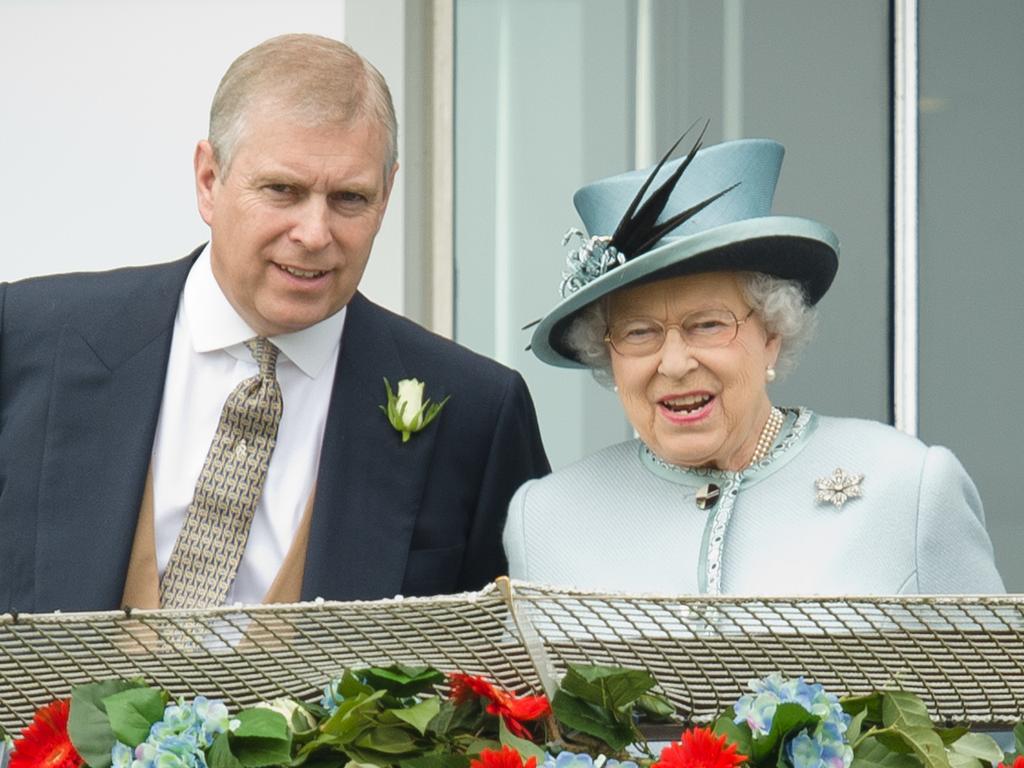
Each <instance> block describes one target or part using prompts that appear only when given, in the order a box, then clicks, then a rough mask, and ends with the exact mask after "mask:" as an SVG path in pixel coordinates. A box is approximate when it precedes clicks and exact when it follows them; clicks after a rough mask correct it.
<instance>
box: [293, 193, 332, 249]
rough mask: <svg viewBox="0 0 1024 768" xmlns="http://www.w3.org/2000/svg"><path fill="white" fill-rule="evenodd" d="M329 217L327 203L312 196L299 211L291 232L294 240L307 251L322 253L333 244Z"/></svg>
mask: <svg viewBox="0 0 1024 768" xmlns="http://www.w3.org/2000/svg"><path fill="white" fill-rule="evenodd" d="M329 215H330V210H329V208H328V206H327V201H326V200H324V199H322V198H318V197H316V196H315V195H313V196H310V197H309V198H308V199H307V200H306V201H304V203H303V204H302V206H300V207H299V209H298V211H297V217H298V218H297V220H296V222H295V225H294V226H293V227H292V231H291V238H292V240H294V241H296V242H298V243H301V244H302V245H303V246H304V247H305V249H306V250H307V251H312V252H314V253H315V252H319V251H322V250H323V249H324V248H326V247H327V246H328V245H329V244H330V242H331V228H330V222H329V220H328V217H329Z"/></svg>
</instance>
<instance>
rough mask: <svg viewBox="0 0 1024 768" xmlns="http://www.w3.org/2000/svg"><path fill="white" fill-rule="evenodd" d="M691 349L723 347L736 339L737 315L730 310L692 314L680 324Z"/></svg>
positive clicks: (704, 310) (712, 310)
mask: <svg viewBox="0 0 1024 768" xmlns="http://www.w3.org/2000/svg"><path fill="white" fill-rule="evenodd" d="M679 325H680V327H681V328H682V331H683V336H684V337H685V338H686V343H687V344H689V345H690V346H691V347H721V346H725V345H726V344H728V343H729V342H730V341H732V340H733V339H735V338H736V328H737V326H738V323H737V321H736V315H734V314H733V313H732V312H730V311H729V310H728V309H702V310H700V311H699V312H691V313H690V314H689V315H687V316H686V317H684V318H683V320H682V322H681V323H680V324H679Z"/></svg>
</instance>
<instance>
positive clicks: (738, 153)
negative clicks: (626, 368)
mask: <svg viewBox="0 0 1024 768" xmlns="http://www.w3.org/2000/svg"><path fill="white" fill-rule="evenodd" d="M676 143H677V144H678V142H676ZM674 149H675V147H673V150H674ZM784 151H785V150H784V149H783V147H782V145H781V144H779V143H778V142H776V141H771V140H769V139H743V140H740V141H730V142H726V143H723V144H717V145H715V146H711V147H707V148H705V149H700V139H698V140H697V143H696V144H695V145H694V148H693V149H691V151H690V153H689V154H688V155H687V156H686V157H682V158H679V159H677V160H674V161H672V162H669V163H666V162H665V161H664V160H662V163H660V164H659V165H658V166H656V167H655V168H653V169H647V170H642V171H631V172H629V173H623V174H620V175H618V176H612V177H610V178H607V179H601V180H600V181H596V182H594V183H593V184H588V185H587V186H585V187H583V188H581V189H580V190H578V191H577V192H576V194H575V195H574V196H573V202H574V203H575V205H576V210H577V211H578V212H579V215H580V218H581V219H582V220H583V224H584V226H585V227H586V230H587V235H586V236H584V234H583V233H582V232H579V231H571V233H570V234H575V235H578V236H579V237H580V238H581V240H583V244H582V245H581V246H580V248H578V249H577V250H575V251H572V252H571V253H570V254H569V258H568V260H567V269H566V272H565V273H563V280H562V296H563V300H562V301H561V302H560V303H559V304H558V305H557V306H556V307H555V308H554V309H552V310H551V311H550V312H549V313H548V314H547V315H546V316H545V317H544V318H543V319H542V320H541V321H540V323H539V324H538V325H537V327H536V329H535V330H534V332H533V337H532V339H531V348H532V349H533V351H534V354H536V355H537V357H539V358H540V359H541V360H542V361H544V362H545V363H549V364H551V365H557V366H562V367H573V368H578V367H583V364H582V363H580V362H579V361H578V360H576V358H575V357H574V353H573V352H572V350H571V349H569V347H568V346H567V345H566V343H565V335H566V333H567V332H568V330H569V327H570V326H571V324H572V321H573V320H574V319H575V318H576V316H577V315H578V313H579V312H580V311H581V310H583V309H584V308H586V307H587V306H588V305H589V304H591V303H592V302H594V301H596V300H597V299H600V298H601V297H603V296H607V295H608V294H609V293H611V292H613V291H615V290H618V289H619V288H624V287H626V286H630V285H634V284H636V283H640V282H651V281H655V280H662V279H665V278H668V277H675V276H677V275H684V274H693V273H697V272H715V271H751V272H764V273H766V274H769V275H775V276H777V277H782V278H785V279H791V280H796V281H798V282H799V283H800V284H801V285H802V286H803V289H804V293H805V295H806V297H807V301H808V302H809V303H810V304H815V303H817V302H818V300H819V299H820V298H821V297H822V296H823V295H824V294H825V292H826V291H827V290H828V288H829V286H830V285H831V284H832V279H833V278H834V277H835V274H836V269H837V268H838V266H839V241H838V240H837V238H836V236H835V235H834V234H833V233H832V230H830V229H829V228H828V227H826V226H824V225H823V224H819V223H818V222H815V221H811V220H810V219H803V218H796V217H792V216H772V215H771V209H772V196H773V195H774V193H775V185H776V182H777V181H778V178H779V171H780V170H781V168H782V156H783V154H784ZM671 152H672V150H670V151H669V154H671ZM666 157H667V156H666ZM691 158H692V159H691ZM684 172H685V173H684ZM680 178H681V179H682V180H681V181H680V180H679V179H680ZM677 181H678V183H676V182H677ZM649 188H653V189H654V191H653V192H651V193H650V194H648V193H647V190H648V189H649ZM666 197H667V199H665V198H666ZM641 201H642V202H641ZM662 205H663V208H662V207H660V206H662ZM567 238H568V236H567Z"/></svg>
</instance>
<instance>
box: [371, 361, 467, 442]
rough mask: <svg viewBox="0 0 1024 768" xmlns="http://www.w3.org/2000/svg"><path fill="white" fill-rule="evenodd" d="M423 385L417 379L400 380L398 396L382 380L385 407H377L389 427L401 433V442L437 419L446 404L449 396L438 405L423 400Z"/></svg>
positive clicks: (386, 382)
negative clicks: (382, 413) (385, 401)
mask: <svg viewBox="0 0 1024 768" xmlns="http://www.w3.org/2000/svg"><path fill="white" fill-rule="evenodd" d="M424 386H425V384H424V383H423V382H422V381H420V380H418V379H401V380H399V382H398V394H397V395H396V394H395V393H394V392H393V391H392V390H391V382H389V381H388V380H387V378H386V377H385V379H384V387H385V389H387V393H388V402H387V405H381V406H379V407H380V409H381V410H382V411H384V413H385V414H386V415H387V417H388V421H390V422H391V426H392V427H394V428H395V429H396V430H397V431H399V432H401V433H402V442H403V443H404V442H407V441H408V440H409V437H410V436H411V435H412V433H413V432H419V431H420V430H421V429H423V428H424V427H426V426H427V425H428V424H429V423H430V422H432V421H433V420H434V419H435V418H437V414H439V413H440V412H441V409H442V408H444V405H445V403H447V402H448V398H449V397H451V395H449V396H448V397H446V398H445V399H444V400H442V401H441V402H440V403H431V402H430V399H429V398H427V399H426V400H424V399H423V388H424Z"/></svg>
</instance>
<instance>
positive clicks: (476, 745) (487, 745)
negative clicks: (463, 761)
mask: <svg viewBox="0 0 1024 768" xmlns="http://www.w3.org/2000/svg"><path fill="white" fill-rule="evenodd" d="M485 749H498V750H500V749H501V743H500V742H497V741H495V740H494V739H474V740H473V741H471V742H470V743H469V744H468V745H467V746H466V754H467V755H479V754H480V753H481V752H483V751H484V750H485Z"/></svg>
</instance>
